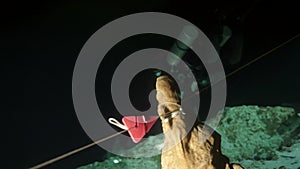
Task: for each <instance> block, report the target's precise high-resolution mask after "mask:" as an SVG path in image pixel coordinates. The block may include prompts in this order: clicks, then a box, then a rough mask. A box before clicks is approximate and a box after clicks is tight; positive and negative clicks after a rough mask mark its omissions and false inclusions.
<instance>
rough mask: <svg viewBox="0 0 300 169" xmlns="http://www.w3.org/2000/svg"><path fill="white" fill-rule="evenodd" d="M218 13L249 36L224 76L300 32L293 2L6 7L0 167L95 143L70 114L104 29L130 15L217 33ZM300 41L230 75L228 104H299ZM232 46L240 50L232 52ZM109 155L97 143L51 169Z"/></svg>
mask: <svg viewBox="0 0 300 169" xmlns="http://www.w3.org/2000/svg"><path fill="white" fill-rule="evenodd" d="M216 9H218V10H219V11H222V13H226V14H227V16H228V19H227V20H226V21H225V22H226V24H228V25H230V26H231V28H233V30H237V31H242V32H243V35H244V39H243V42H244V45H243V53H242V58H241V61H240V62H238V63H236V64H234V65H232V64H228V63H227V60H226V57H225V56H227V57H228V55H230V52H229V53H226V52H224V55H222V54H221V57H222V56H224V58H223V61H224V67H225V69H226V73H229V72H231V71H232V70H234V69H236V68H238V67H240V66H242V65H244V64H245V63H247V62H249V61H250V60H252V59H254V58H256V57H258V56H260V55H261V54H263V53H265V52H267V51H269V50H271V49H272V48H274V47H276V46H277V45H279V44H281V43H283V42H285V41H287V40H288V39H291V38H292V37H294V36H296V35H297V34H298V33H299V30H300V29H299V26H298V24H297V22H299V9H298V7H297V5H296V1H292V0H286V1H280V2H277V1H266V0H260V1H254V0H246V1H241V2H234V1H226V2H223V1H222V2H219V1H216V0H213V1H209V2H206V1H187V2H184V1H179V0H175V1H174V0H172V1H171V0H169V1H167V0H163V1H161V0H160V1H158V0H147V1H128V2H127V1H126V2H125V1H120V2H117V1H107V2H101V1H89V2H87V1H76V2H75V1H38V2H29V1H23V2H10V3H7V4H2V5H1V18H2V19H1V29H2V30H3V31H1V53H2V54H1V60H2V61H1V62H2V63H3V66H1V72H2V73H3V78H2V79H3V80H2V81H1V82H2V86H3V87H2V89H3V90H2V96H3V101H2V103H3V106H2V107H3V108H2V110H1V113H2V114H3V115H4V116H2V117H3V118H1V119H2V123H1V124H2V125H3V127H2V129H3V132H2V137H1V140H2V141H3V143H2V147H3V150H2V153H1V154H2V155H3V156H4V158H2V160H3V161H2V160H1V161H2V163H1V165H0V168H28V167H30V166H33V165H36V164H38V163H40V162H43V161H45V160H48V159H50V158H53V157H55V156H58V155H61V154H63V153H65V152H67V151H69V150H72V149H75V148H77V147H80V146H82V145H85V144H87V143H90V142H91V140H90V139H89V137H88V136H87V135H86V134H85V132H84V131H83V130H82V128H81V126H80V124H79V122H78V120H77V117H76V114H75V111H74V109H73V103H72V88H71V87H72V73H73V68H74V64H75V61H76V58H77V56H78V54H79V52H80V50H81V48H82V46H83V45H84V43H85V42H86V41H87V39H88V38H89V37H90V36H91V35H92V34H93V33H94V32H95V31H97V30H98V29H99V28H100V27H101V26H103V25H104V24H106V23H108V22H110V21H112V20H114V19H117V18H119V17H121V16H124V15H127V14H132V13H136V12H144V11H159V12H167V13H171V14H175V15H177V16H180V17H183V18H185V19H187V20H189V21H191V22H192V23H194V24H195V25H197V26H198V27H199V28H200V29H201V30H203V31H204V32H205V33H206V34H207V35H213V34H214V29H213V28H214V25H215V24H216V23H217V19H216V15H215V11H216ZM243 14H247V17H246V19H245V20H244V21H243V22H242V23H241V22H239V21H237V18H238V17H239V16H243ZM299 42H300V39H299V38H297V39H295V40H293V41H291V42H290V43H288V44H286V45H285V46H283V47H281V48H279V49H277V50H276V51H274V52H272V53H270V54H268V55H266V56H265V57H264V58H263V59H261V60H259V61H257V62H256V63H254V64H252V65H251V66H249V67H247V68H245V69H243V70H242V71H239V72H238V73H236V74H234V75H232V76H231V77H229V78H228V79H227V83H228V84H227V85H228V94H227V105H228V106H234V105H243V104H245V105H248V104H255V105H281V104H283V103H288V104H290V105H291V106H295V107H297V106H299V102H300V99H299V98H300V89H299V86H300V80H299V73H300V68H299V64H300V59H299V57H300V51H299ZM230 47H232V48H234V47H235V46H234V45H233V46H229V47H227V49H228V48H230ZM224 48H225V47H224ZM224 51H226V48H225V49H224ZM226 54H227V55H226ZM124 57H126V56H124ZM98 97H99V96H98ZM100 97H101V96H100ZM104 154H105V151H104V150H102V149H101V148H99V147H97V146H95V147H93V148H90V149H87V150H85V151H83V152H80V153H78V154H76V155H73V156H71V157H69V158H67V159H64V160H62V161H59V162H57V163H55V164H52V165H50V166H48V167H47V168H76V167H78V166H81V165H84V164H88V163H91V162H94V161H96V160H97V161H101V160H103V155H104Z"/></svg>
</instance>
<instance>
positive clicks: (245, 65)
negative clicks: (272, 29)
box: [183, 34, 300, 101]
mask: <svg viewBox="0 0 300 169" xmlns="http://www.w3.org/2000/svg"><path fill="white" fill-rule="evenodd" d="M299 36H300V34H297V35H296V36H293V37H292V38H291V39H289V40H287V41H285V42H283V43H281V44H279V45H278V46H276V47H275V48H272V49H271V50H269V51H267V52H266V53H263V54H262V55H260V56H259V57H257V58H255V59H253V60H251V61H250V62H248V63H246V64H244V65H243V66H241V67H239V68H237V69H235V70H233V71H232V72H230V73H228V74H227V75H226V76H225V78H228V77H230V76H232V75H234V74H235V73H237V72H239V71H241V70H243V69H245V68H246V67H248V66H250V65H251V64H253V63H255V62H257V61H258V60H260V59H262V58H263V57H265V56H266V55H268V54H270V53H272V52H274V51H276V50H277V49H279V48H281V47H283V46H284V45H286V44H288V43H289V42H291V41H293V40H294V39H296V38H298V37H299ZM225 78H224V79H225ZM224 79H221V80H220V81H222V80H224ZM220 81H219V82H220ZM219 82H216V83H215V84H212V85H208V86H206V87H205V88H203V89H201V90H200V91H198V92H197V93H195V94H194V95H192V96H189V97H188V98H186V99H184V100H183V101H186V100H189V99H191V98H192V97H194V96H195V95H198V94H200V93H201V92H203V91H205V90H207V89H208V88H210V87H212V86H214V85H216V84H218V83H219Z"/></svg>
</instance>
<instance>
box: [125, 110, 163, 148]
mask: <svg viewBox="0 0 300 169" xmlns="http://www.w3.org/2000/svg"><path fill="white" fill-rule="evenodd" d="M157 119H158V116H147V117H145V116H125V117H123V119H122V122H123V123H124V125H125V126H126V127H127V128H129V129H130V130H128V133H129V135H130V137H131V139H132V141H133V142H135V143H138V142H140V141H141V140H142V139H143V137H144V136H145V135H146V133H148V132H149V131H150V129H151V128H152V127H153V125H154V123H155V122H156V121H157Z"/></svg>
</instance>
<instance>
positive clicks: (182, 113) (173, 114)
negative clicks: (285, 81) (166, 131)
mask: <svg viewBox="0 0 300 169" xmlns="http://www.w3.org/2000/svg"><path fill="white" fill-rule="evenodd" d="M166 104H173V105H176V106H178V107H179V110H176V111H174V112H169V113H170V114H171V115H170V116H169V117H165V119H163V120H162V123H167V122H169V121H170V120H171V119H172V118H174V117H176V116H178V115H185V113H184V112H183V110H182V107H181V105H180V104H178V103H175V102H162V103H160V104H159V105H158V107H160V106H164V105H166Z"/></svg>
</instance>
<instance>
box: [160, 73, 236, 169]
mask: <svg viewBox="0 0 300 169" xmlns="http://www.w3.org/2000/svg"><path fill="white" fill-rule="evenodd" d="M174 87H175V84H174V82H173V81H172V80H171V79H170V78H169V77H167V76H161V77H159V78H157V81H156V90H157V96H156V99H157V100H158V103H159V104H160V105H159V106H158V114H159V116H160V118H161V120H165V119H166V118H168V119H169V120H168V121H167V122H164V123H163V124H162V127H163V132H164V134H165V140H164V148H163V152H162V156H161V165H162V169H177V168H178V169H232V168H233V169H242V167H241V166H240V165H238V164H232V165H231V164H229V159H228V158H227V157H225V156H224V155H222V153H221V151H220V145H221V136H220V135H219V134H218V133H216V132H213V134H212V135H211V136H209V137H208V139H204V138H207V137H206V136H207V135H208V134H209V133H210V132H209V130H211V129H209V128H208V127H205V128H204V127H203V125H202V124H196V125H194V127H193V128H192V130H191V131H186V124H185V121H184V119H183V115H182V114H179V115H177V116H175V117H173V118H170V114H171V113H172V112H175V111H178V110H179V109H180V105H179V103H180V99H179V97H178V95H177V94H176V92H175V89H174ZM170 102H172V103H177V104H178V105H176V104H172V103H170Z"/></svg>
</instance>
